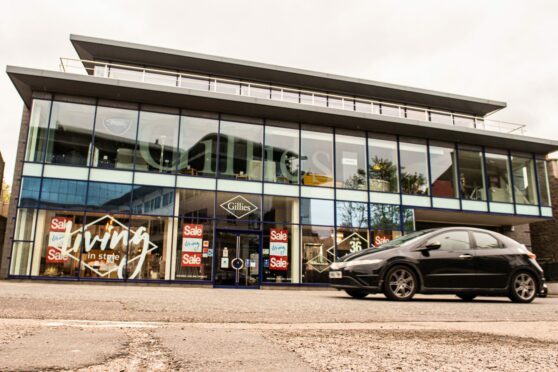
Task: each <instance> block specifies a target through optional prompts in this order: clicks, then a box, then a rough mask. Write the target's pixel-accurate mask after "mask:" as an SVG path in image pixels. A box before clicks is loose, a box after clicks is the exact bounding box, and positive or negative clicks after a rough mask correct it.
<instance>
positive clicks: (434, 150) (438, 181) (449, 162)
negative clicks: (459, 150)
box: [430, 142, 459, 198]
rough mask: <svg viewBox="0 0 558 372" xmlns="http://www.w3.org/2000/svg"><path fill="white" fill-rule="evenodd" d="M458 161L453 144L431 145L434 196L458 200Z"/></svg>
mask: <svg viewBox="0 0 558 372" xmlns="http://www.w3.org/2000/svg"><path fill="white" fill-rule="evenodd" d="M456 165H457V159H456V153H455V146H454V145H453V144H451V143H440V142H431V143H430V171H431V172H432V196H437V197H444V198H457V197H459V195H458V189H457V180H456V178H457V169H456Z"/></svg>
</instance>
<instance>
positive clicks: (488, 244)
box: [473, 232, 501, 249]
mask: <svg viewBox="0 0 558 372" xmlns="http://www.w3.org/2000/svg"><path fill="white" fill-rule="evenodd" d="M473 236H474V237H475V241H476V242H477V248H480V249H490V248H500V247H501V244H500V242H499V241H498V239H496V238H495V237H493V236H492V235H490V234H486V233H481V232H474V233H473Z"/></svg>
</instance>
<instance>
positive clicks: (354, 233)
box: [335, 227, 370, 258]
mask: <svg viewBox="0 0 558 372" xmlns="http://www.w3.org/2000/svg"><path fill="white" fill-rule="evenodd" d="M368 234H369V232H368V229H359V228H354V227H338V228H337V230H336V233H335V246H336V248H335V252H336V255H335V257H336V258H341V257H343V256H345V255H347V254H351V253H355V252H360V251H361V250H363V249H366V248H368V246H369V242H370V238H369V236H368Z"/></svg>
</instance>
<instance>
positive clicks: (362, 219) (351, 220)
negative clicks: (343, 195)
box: [335, 201, 368, 228]
mask: <svg viewBox="0 0 558 372" xmlns="http://www.w3.org/2000/svg"><path fill="white" fill-rule="evenodd" d="M335 207H336V208H335V211H336V213H337V226H342V227H361V228H367V227H368V205H367V204H366V203H359V202H352V201H337V203H336V206H335Z"/></svg>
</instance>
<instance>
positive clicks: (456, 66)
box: [0, 0, 558, 183]
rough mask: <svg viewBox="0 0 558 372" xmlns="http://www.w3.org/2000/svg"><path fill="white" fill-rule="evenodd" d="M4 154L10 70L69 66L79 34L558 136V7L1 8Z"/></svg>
mask: <svg viewBox="0 0 558 372" xmlns="http://www.w3.org/2000/svg"><path fill="white" fill-rule="evenodd" d="M0 5H2V12H0V68H1V69H2V71H1V72H0V97H1V98H2V99H1V100H0V152H1V153H2V155H3V157H4V159H5V160H6V162H7V168H6V173H5V177H6V178H7V180H8V182H10V183H11V180H12V174H13V166H14V162H15V153H16V145H17V138H18V132H19V123H20V117H21V109H22V105H23V103H22V101H21V99H20V97H19V95H18V94H17V92H16V90H15V88H14V87H13V85H12V84H11V82H10V80H9V79H8V77H7V75H6V74H5V67H6V65H16V66H24V67H34V68H41V69H48V70H58V63H59V60H58V58H59V57H76V56H77V55H76V53H75V52H74V50H73V48H72V46H71V44H70V42H69V39H68V38H69V35H70V33H75V34H81V35H87V36H96V37H103V38H109V39H116V40H123V41H129V42H136V43H142V44H150V45H156V46H162V47H169V48H176V49H183V50H188V51H192V52H200V53H207V54H214V55H219V56H225V57H232V58H240V59H246V60H252V61H258V62H266V63H272V64H276V65H284V66H290V67H298V68H304V69H310V70H317V71H323V72H329V73H335V74H341V75H347V76H353V77H358V78H365V79H370V80H376V81H383V82H388V83H395V84H403V85H409V86H413V87H419V88H426V89H432V90H439V91H445V92H450V93H456V94H464V95H470V96H475V97H480V98H487V99H494V100H498V101H505V102H507V103H508V107H507V108H506V109H504V110H502V111H500V112H498V113H496V114H494V115H493V116H492V118H493V119H498V120H504V121H510V122H517V123H524V124H527V126H528V134H529V135H533V136H539V137H545V138H551V139H558V133H556V130H555V129H554V130H553V128H556V125H555V122H556V121H557V118H558V102H557V100H558V46H557V42H556V38H557V37H558V1H555V0H554V1H553V0H549V1H536V0H530V1H527V0H525V1H510V0H505V1H486V0H484V1H475V0H462V1H459V2H458V1H447V0H445V1H434V0H422V1H416V0H409V1H372V0H363V1H351V0H344V1H341V0H338V1H325V0H316V1H308V0H304V1H303V0H295V1H290V0H275V1H265V0H256V1H248V0H246V1H241V0H236V1H232V0H228V1H225V0H223V1H209V0H200V1H187V0H180V1H164V0H157V1H139V0H134V1H116V0H111V1H96V2H83V1H75V0H74V1H30V0H26V1H20V0H19V1H6V0H0Z"/></svg>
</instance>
